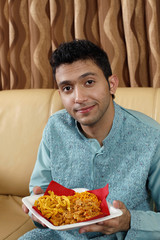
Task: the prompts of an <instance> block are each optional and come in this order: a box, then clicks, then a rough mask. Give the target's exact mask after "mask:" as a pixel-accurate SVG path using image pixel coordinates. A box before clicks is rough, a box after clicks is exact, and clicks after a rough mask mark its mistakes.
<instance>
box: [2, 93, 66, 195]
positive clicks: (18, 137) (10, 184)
mask: <svg viewBox="0 0 160 240" xmlns="http://www.w3.org/2000/svg"><path fill="white" fill-rule="evenodd" d="M60 108H62V104H61V101H59V94H58V92H57V91H56V90H53V89H47V90H45V89H44V90H35V89H33V90H9V91H2V92H0V194H12V195H22V196H25V195H28V194H29V191H28V184H29V179H30V175H31V172H32V170H33V167H34V164H35V160H36V156H37V150H38V146H39V143H40V140H41V137H42V132H43V129H44V127H45V124H46V122H47V120H48V118H49V116H50V115H52V114H53V113H54V112H55V111H57V110H59V109H60Z"/></svg>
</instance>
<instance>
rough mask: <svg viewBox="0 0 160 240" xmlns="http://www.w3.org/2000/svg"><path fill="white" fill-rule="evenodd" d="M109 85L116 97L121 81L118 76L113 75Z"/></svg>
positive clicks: (111, 92)
mask: <svg viewBox="0 0 160 240" xmlns="http://www.w3.org/2000/svg"><path fill="white" fill-rule="evenodd" d="M108 80H109V84H110V90H109V91H110V94H112V95H114V94H115V93H116V90H117V87H118V84H119V79H118V77H117V76H116V75H112V76H110V77H109V79H108Z"/></svg>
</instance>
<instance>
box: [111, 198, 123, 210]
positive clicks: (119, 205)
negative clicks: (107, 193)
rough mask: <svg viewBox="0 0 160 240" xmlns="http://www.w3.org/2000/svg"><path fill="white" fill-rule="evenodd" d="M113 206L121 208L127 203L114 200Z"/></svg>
mask: <svg viewBox="0 0 160 240" xmlns="http://www.w3.org/2000/svg"><path fill="white" fill-rule="evenodd" d="M113 207H115V208H119V209H124V208H125V205H124V204H123V203H122V202H121V201H119V200H114V201H113Z"/></svg>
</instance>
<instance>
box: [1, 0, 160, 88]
mask: <svg viewBox="0 0 160 240" xmlns="http://www.w3.org/2000/svg"><path fill="white" fill-rule="evenodd" d="M159 13H160V1H159V0H20V1H19V0H0V90H5V89H24V88H27V89H28V88H53V87H56V84H55V83H54V82H53V79H52V70H51V67H50V64H49V58H50V56H51V52H52V51H53V50H55V49H56V47H57V46H58V45H59V44H60V43H61V42H64V41H70V40H72V39H75V38H80V39H88V40H90V41H93V42H94V43H96V44H98V45H99V46H101V47H102V48H103V49H104V50H105V51H106V52H107V53H108V56H109V59H110V62H111V67H112V70H113V73H115V74H117V75H118V77H119V79H120V84H119V86H121V87H160V14H159Z"/></svg>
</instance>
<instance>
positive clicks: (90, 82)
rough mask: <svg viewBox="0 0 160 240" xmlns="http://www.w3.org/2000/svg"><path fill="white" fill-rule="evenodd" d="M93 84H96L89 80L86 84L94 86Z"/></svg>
mask: <svg viewBox="0 0 160 240" xmlns="http://www.w3.org/2000/svg"><path fill="white" fill-rule="evenodd" d="M93 83H94V81H93V80H88V81H87V82H86V85H91V84H93Z"/></svg>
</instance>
